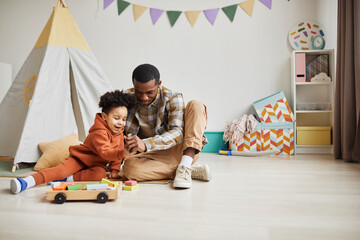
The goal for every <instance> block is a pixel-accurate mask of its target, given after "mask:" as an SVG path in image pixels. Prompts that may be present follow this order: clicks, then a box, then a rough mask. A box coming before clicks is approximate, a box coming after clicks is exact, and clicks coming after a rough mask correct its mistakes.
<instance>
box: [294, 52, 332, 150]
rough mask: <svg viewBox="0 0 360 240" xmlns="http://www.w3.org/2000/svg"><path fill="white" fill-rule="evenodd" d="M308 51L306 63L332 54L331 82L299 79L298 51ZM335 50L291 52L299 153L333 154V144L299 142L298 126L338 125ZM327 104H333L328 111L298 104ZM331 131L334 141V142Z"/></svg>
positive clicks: (296, 148) (330, 57)
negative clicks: (335, 97) (297, 77)
mask: <svg viewBox="0 0 360 240" xmlns="http://www.w3.org/2000/svg"><path fill="white" fill-rule="evenodd" d="M296 53H305V56H306V64H308V63H309V62H308V60H309V59H314V58H315V57H316V56H319V55H322V54H328V56H329V64H328V66H329V77H330V78H331V82H296V75H295V54H296ZM334 70H335V56H334V49H326V50H304V51H293V52H292V55H291V93H292V94H291V96H292V97H291V106H292V109H293V111H294V117H295V126H294V127H295V154H333V146H332V144H331V145H297V142H296V126H331V129H333V126H334V124H333V123H334V96H335V94H334V91H335V88H334V83H335V71H334ZM299 103H300V104H310V105H311V104H317V103H319V104H320V103H325V104H328V105H329V106H330V107H329V109H326V110H319V109H311V110H305V109H304V110H297V104H299ZM332 132H333V131H331V142H332V138H333V137H332V135H333V134H332Z"/></svg>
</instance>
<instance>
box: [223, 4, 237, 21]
mask: <svg viewBox="0 0 360 240" xmlns="http://www.w3.org/2000/svg"><path fill="white" fill-rule="evenodd" d="M237 6H238V5H237V4H234V5H231V6H227V7H223V8H221V9H222V10H223V12H224V13H225V14H226V16H227V17H228V18H229V19H230V21H231V22H232V21H234V17H235V13H236V9H237Z"/></svg>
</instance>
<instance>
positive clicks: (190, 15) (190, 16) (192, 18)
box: [185, 11, 200, 27]
mask: <svg viewBox="0 0 360 240" xmlns="http://www.w3.org/2000/svg"><path fill="white" fill-rule="evenodd" d="M199 15H200V11H186V12H185V16H186V18H187V20H188V22H189V23H190V25H191V27H194V25H195V23H196V20H197V19H198V17H199Z"/></svg>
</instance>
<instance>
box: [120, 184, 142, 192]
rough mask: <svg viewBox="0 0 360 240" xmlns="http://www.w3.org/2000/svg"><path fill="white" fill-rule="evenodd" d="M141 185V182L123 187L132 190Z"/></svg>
mask: <svg viewBox="0 0 360 240" xmlns="http://www.w3.org/2000/svg"><path fill="white" fill-rule="evenodd" d="M138 187H139V184H136V185H133V186H126V185H125V186H124V187H123V189H124V190H126V191H132V190H135V189H137V188H138Z"/></svg>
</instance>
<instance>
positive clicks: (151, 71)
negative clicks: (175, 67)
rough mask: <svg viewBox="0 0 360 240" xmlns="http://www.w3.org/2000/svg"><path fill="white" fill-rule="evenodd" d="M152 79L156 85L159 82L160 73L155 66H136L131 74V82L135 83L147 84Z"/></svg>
mask: <svg viewBox="0 0 360 240" xmlns="http://www.w3.org/2000/svg"><path fill="white" fill-rule="evenodd" d="M153 79H155V84H158V83H159V80H160V73H159V70H158V69H157V68H156V67H155V66H153V65H151V64H148V63H146V64H141V65H139V66H137V67H136V68H135V69H134V71H133V74H132V80H133V82H134V80H136V81H137V82H141V83H147V82H148V81H151V80H153Z"/></svg>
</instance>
